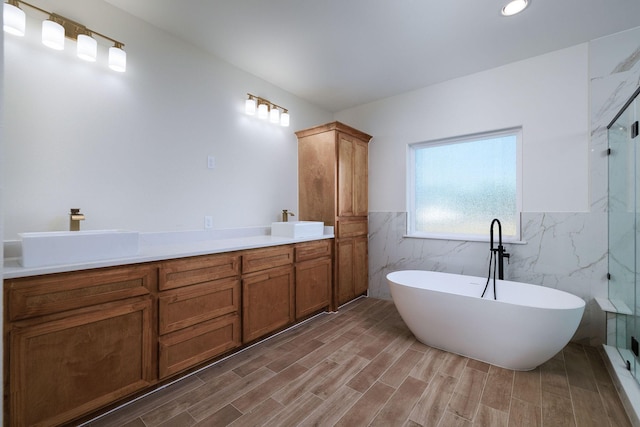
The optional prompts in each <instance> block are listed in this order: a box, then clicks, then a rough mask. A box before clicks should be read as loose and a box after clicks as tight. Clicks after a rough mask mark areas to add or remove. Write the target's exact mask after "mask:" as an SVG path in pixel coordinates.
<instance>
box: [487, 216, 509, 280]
mask: <svg viewBox="0 0 640 427" xmlns="http://www.w3.org/2000/svg"><path fill="white" fill-rule="evenodd" d="M496 222H497V223H498V247H497V248H494V247H493V224H495V223H496ZM491 252H492V253H494V254H495V253H497V255H498V256H497V261H498V279H500V280H504V259H505V258H507V259H509V257H510V256H511V255H509V253H507V252H505V250H504V246H502V224H500V220H499V219H498V218H494V220H493V221H491Z"/></svg>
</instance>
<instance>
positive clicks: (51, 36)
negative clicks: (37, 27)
mask: <svg viewBox="0 0 640 427" xmlns="http://www.w3.org/2000/svg"><path fill="white" fill-rule="evenodd" d="M42 44H44V45H45V46H47V47H50V48H51V49H55V50H63V49H64V27H63V26H62V25H60V24H58V23H57V22H54V21H51V20H49V19H47V20H46V21H42Z"/></svg>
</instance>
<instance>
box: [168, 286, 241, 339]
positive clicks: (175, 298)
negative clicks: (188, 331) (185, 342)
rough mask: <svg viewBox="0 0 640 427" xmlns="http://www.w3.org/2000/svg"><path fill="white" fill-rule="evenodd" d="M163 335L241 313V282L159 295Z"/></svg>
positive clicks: (185, 289) (184, 289)
mask: <svg viewBox="0 0 640 427" xmlns="http://www.w3.org/2000/svg"><path fill="white" fill-rule="evenodd" d="M158 306H159V310H160V334H166V333H168V332H173V331H177V330H178V329H183V328H186V327H187V326H192V325H195V324H196V323H200V322H204V321H206V320H210V319H214V318H216V317H220V316H224V315H226V314H230V313H234V312H238V311H239V310H240V280H239V279H235V278H234V279H222V280H218V281H215V282H207V283H202V284H199V285H194V286H187V287H184V288H180V289H173V290H170V291H165V292H162V293H160V297H159V298H158Z"/></svg>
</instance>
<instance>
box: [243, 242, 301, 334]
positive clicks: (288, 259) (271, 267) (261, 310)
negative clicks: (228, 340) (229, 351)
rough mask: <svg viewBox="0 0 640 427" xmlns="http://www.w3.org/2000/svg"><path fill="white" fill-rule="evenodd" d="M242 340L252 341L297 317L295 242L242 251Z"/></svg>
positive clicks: (291, 321)
mask: <svg viewBox="0 0 640 427" xmlns="http://www.w3.org/2000/svg"><path fill="white" fill-rule="evenodd" d="M242 274H243V276H242V341H243V342H244V343H248V342H251V341H254V340H256V339H258V338H261V337H263V336H265V335H268V334H270V333H271V332H274V331H276V330H278V329H281V328H283V327H285V326H287V325H289V324H291V323H293V322H294V320H295V310H294V306H295V299H294V295H295V294H294V292H295V289H294V269H293V246H292V245H287V246H277V247H272V248H265V249H253V250H249V251H246V252H244V253H243V255H242Z"/></svg>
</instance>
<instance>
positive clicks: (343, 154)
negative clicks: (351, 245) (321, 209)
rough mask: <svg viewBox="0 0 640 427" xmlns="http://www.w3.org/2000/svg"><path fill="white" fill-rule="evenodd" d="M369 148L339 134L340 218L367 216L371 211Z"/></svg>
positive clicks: (362, 143)
mask: <svg viewBox="0 0 640 427" xmlns="http://www.w3.org/2000/svg"><path fill="white" fill-rule="evenodd" d="M367 170H368V146H367V144H366V143H365V142H362V141H359V140H357V139H356V138H353V137H350V136H348V135H345V134H342V133H338V212H337V213H338V216H339V217H341V216H366V215H367V214H368V211H369V198H368V196H369V194H368V191H369V190H368V188H369V187H368V185H369V183H368V179H369V178H368V172H367Z"/></svg>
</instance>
